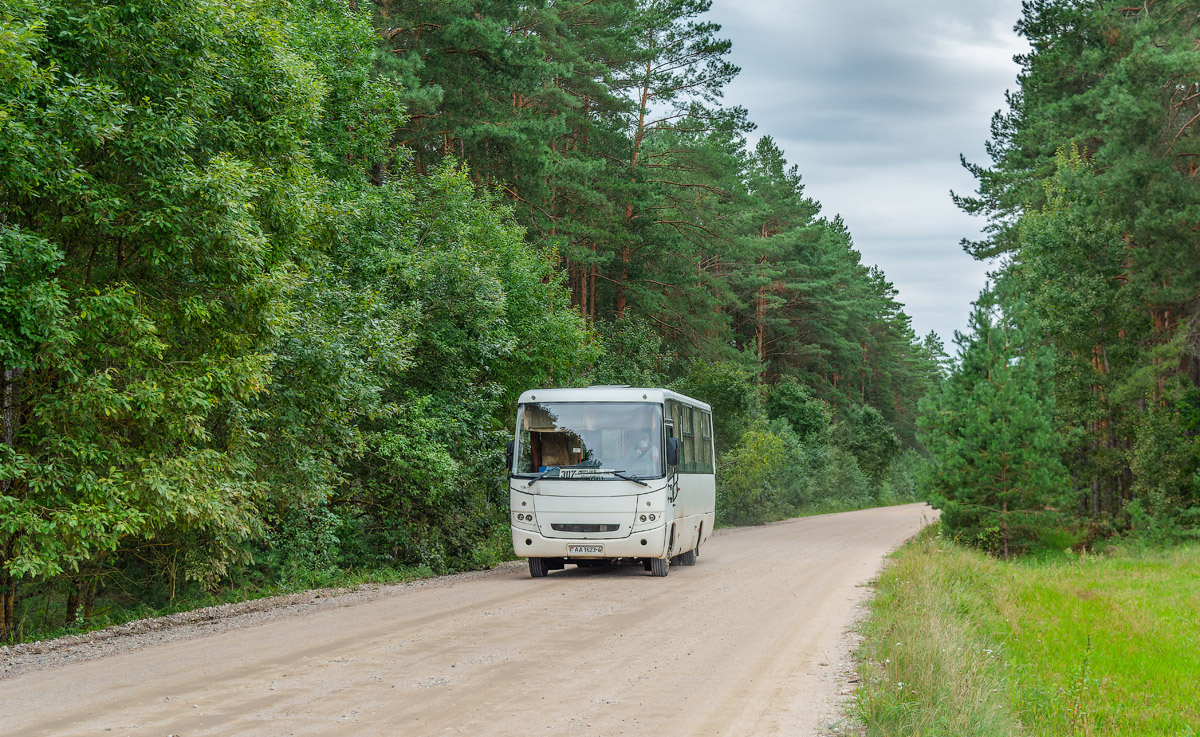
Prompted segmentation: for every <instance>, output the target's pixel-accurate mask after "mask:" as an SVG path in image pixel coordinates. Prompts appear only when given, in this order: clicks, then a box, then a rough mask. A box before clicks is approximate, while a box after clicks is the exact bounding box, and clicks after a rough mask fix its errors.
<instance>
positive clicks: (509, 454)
mask: <svg viewBox="0 0 1200 737" xmlns="http://www.w3.org/2000/svg"><path fill="white" fill-rule="evenodd" d="M512 461H513V441H511V440H510V441H508V445H507V446H505V448H504V463H505V468H507V469H508V472H509V473H512Z"/></svg>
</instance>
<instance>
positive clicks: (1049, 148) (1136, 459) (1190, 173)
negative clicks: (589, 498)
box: [921, 0, 1200, 554]
mask: <svg viewBox="0 0 1200 737" xmlns="http://www.w3.org/2000/svg"><path fill="white" fill-rule="evenodd" d="M1198 19H1200V4H1197V3H1196V2H1179V1H1171V2H1162V1H1159V2H1153V1H1152V2H1147V3H1144V4H1141V5H1136V4H1135V5H1132V6H1131V5H1130V4H1128V3H1117V2H1108V1H1107V0H1101V1H1100V2H1079V1H1078V0H1030V1H1029V2H1025V3H1024V15H1023V17H1022V18H1021V19H1020V21H1019V22H1018V24H1017V30H1018V31H1019V32H1020V33H1021V34H1022V35H1023V36H1024V37H1025V38H1026V39H1028V41H1029V44H1030V47H1031V48H1030V51H1029V53H1028V54H1026V55H1024V56H1022V57H1020V58H1019V59H1018V61H1020V62H1021V65H1022V71H1021V74H1020V76H1019V78H1018V85H1019V86H1018V89H1017V90H1016V91H1015V92H1014V93H1012V94H1011V95H1010V99H1009V104H1010V109H1009V110H1007V111H1002V112H1000V113H998V114H997V115H996V116H995V118H994V119H993V123H992V139H991V142H990V146H989V153H990V155H991V157H992V159H993V163H992V165H990V166H982V165H977V164H974V163H967V166H968V168H969V169H971V171H972V172H973V173H974V174H975V176H976V177H977V179H978V183H979V188H978V191H977V192H976V193H975V194H974V195H973V196H960V197H958V198H957V200H958V203H959V204H960V205H961V206H962V207H963V208H964V209H965V210H966V211H967V212H970V213H974V214H979V215H983V216H986V218H987V221H988V228H987V231H986V233H985V237H983V238H982V239H981V240H980V241H978V242H970V243H965V244H964V246H965V248H966V249H967V250H968V251H969V252H970V253H972V254H974V255H975V256H976V257H978V258H981V259H991V258H995V259H998V262H999V264H1000V266H999V268H998V269H997V271H996V273H995V274H994V281H993V283H992V284H991V285H990V286H989V288H988V289H987V290H986V291H985V293H984V294H982V295H981V296H980V299H979V301H978V302H977V304H976V309H975V311H974V313H973V314H972V317H971V329H970V330H969V332H968V333H967V334H966V335H962V336H959V347H960V351H961V364H960V365H959V366H958V367H957V368H956V369H955V371H954V372H953V375H952V376H951V377H950V378H949V380H948V381H947V382H945V384H944V385H943V386H942V387H941V389H940V391H939V392H938V394H937V396H935V397H932V398H931V399H930V401H929V402H928V403H926V404H925V405H924V406H923V410H924V414H923V416H922V419H921V426H922V431H923V439H924V441H925V443H926V445H927V447H928V450H929V451H930V452H931V454H932V457H933V460H934V469H935V472H934V474H933V478H932V479H931V491H932V492H933V493H934V495H935V497H936V499H935V501H936V503H938V504H939V505H941V506H942V507H943V509H944V512H945V513H944V515H943V521H944V523H945V524H946V525H947V526H948V527H949V528H951V529H953V530H954V531H955V534H956V535H957V536H959V537H960V538H961V539H963V540H965V541H968V542H972V543H976V544H980V545H982V546H983V547H985V548H987V549H989V550H992V551H994V552H997V553H1002V554H1011V553H1014V552H1020V551H1022V550H1029V549H1033V548H1037V547H1040V546H1052V547H1053V546H1057V547H1064V546H1070V545H1075V546H1087V545H1090V544H1092V543H1094V542H1095V541H1096V540H1098V539H1101V538H1104V537H1107V536H1111V535H1113V534H1120V533H1125V532H1127V531H1132V532H1134V533H1136V534H1138V535H1142V536H1147V537H1149V538H1152V539H1159V540H1170V539H1178V538H1180V537H1191V536H1195V534H1196V530H1197V529H1198V527H1200V388H1198V387H1200V239H1197V235H1196V231H1197V227H1198V226H1197V223H1200V196H1198V195H1200V189H1198V186H1200V178H1198V176H1197V174H1198V172H1200V158H1198V157H1200V50H1197V45H1196V33H1197V23H1198Z"/></svg>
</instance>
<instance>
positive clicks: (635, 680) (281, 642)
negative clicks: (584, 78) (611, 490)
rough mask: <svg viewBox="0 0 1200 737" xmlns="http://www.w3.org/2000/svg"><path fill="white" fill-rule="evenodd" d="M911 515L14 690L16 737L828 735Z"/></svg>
mask: <svg viewBox="0 0 1200 737" xmlns="http://www.w3.org/2000/svg"><path fill="white" fill-rule="evenodd" d="M933 516H934V513H933V512H932V511H931V510H930V509H929V508H928V507H926V506H925V505H908V506H902V507H891V508H886V509H875V510H866V511H862V512H850V513H845V514H834V515H826V516H823V517H811V518H807V519H800V520H793V521H789V522H784V523H778V524H774V525H769V526H766V527H759V528H741V529H734V530H725V531H719V532H718V533H717V534H716V535H714V536H713V538H711V539H710V540H709V542H708V543H707V544H706V545H705V547H704V548H703V550H702V551H701V555H700V559H699V561H698V562H697V564H696V566H695V567H674V568H672V570H671V573H670V575H669V576H668V577H667V578H653V577H651V576H650V574H648V573H645V572H644V571H643V570H642V568H641V567H640V566H631V567H623V568H617V569H607V570H606V569H576V568H574V567H572V566H568V567H567V569H566V570H564V571H558V572H554V573H551V574H550V576H549V577H548V578H544V579H538V580H534V579H530V578H529V577H528V574H527V572H526V570H525V568H524V567H523V566H517V565H509V566H505V567H502V568H500V569H497V570H495V571H492V572H489V573H486V574H483V575H478V574H476V575H474V576H473V577H471V578H469V579H456V578H454V577H450V578H446V579H440V580H439V581H438V582H434V583H426V584H424V585H420V586H406V587H395V588H392V589H389V590H388V591H387V592H386V593H385V594H384V595H381V596H378V597H376V598H374V599H371V600H367V601H361V600H359V601H357V602H353V603H349V604H347V605H346V606H333V607H329V608H325V609H321V610H319V611H314V612H304V613H297V614H290V615H287V616H283V617H281V618H278V619H275V620H273V621H269V622H265V623H259V624H254V625H251V626H245V627H241V628H239V629H233V630H226V631H222V632H218V633H213V634H208V635H201V636H196V637H193V638H191V639H185V640H176V641H167V642H163V643H161V644H153V645H149V646H145V647H143V648H142V649H138V650H132V651H126V652H118V653H116V654H114V655H111V656H108V657H104V658H100V659H97V660H91V661H89V662H82V663H73V664H69V665H66V666H63V667H59V668H53V669H49V670H41V671H37V672H30V673H24V674H22V675H17V676H14V677H10V678H8V679H6V680H4V681H0V735H6V736H7V737H14V736H15V735H55V736H56V737H57V736H66V735H113V736H114V737H117V736H119V735H137V736H141V735H154V736H155V737H161V736H163V735H180V736H183V737H192V736H194V735H269V736H271V737H276V736H280V735H356V736H357V735H395V736H397V737H422V736H424V735H445V734H468V735H562V734H570V735H621V734H624V735H651V734H654V735H680V736H687V735H756V736H757V735H789V736H792V735H808V734H818V733H819V731H818V730H819V729H820V728H821V727H822V725H823V724H827V723H828V722H829V721H830V720H831V719H832V718H836V714H837V711H838V708H837V704H836V697H837V694H838V692H839V687H838V683H837V677H836V672H837V667H838V664H839V663H843V664H844V661H845V656H846V653H845V648H846V639H845V629H846V627H847V625H848V624H849V623H850V622H851V621H852V619H853V617H854V614H855V608H856V606H857V605H858V604H859V603H860V602H861V601H862V600H863V599H864V598H865V597H866V596H867V594H868V591H869V590H868V589H866V588H864V587H863V586H862V584H864V583H866V582H867V581H868V580H870V579H871V578H872V576H873V575H874V574H875V573H876V571H877V570H878V569H879V567H880V565H881V563H882V558H883V556H884V554H885V553H886V552H887V551H889V550H891V549H892V548H894V547H896V546H897V545H899V544H900V543H901V542H902V541H904V540H905V539H906V538H908V537H911V536H912V535H914V534H915V533H916V532H917V531H918V530H919V529H920V527H921V526H922V525H923V524H924V523H925V522H927V521H929V520H931V519H932V518H933Z"/></svg>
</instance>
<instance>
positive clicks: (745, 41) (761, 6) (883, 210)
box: [707, 0, 1026, 353]
mask: <svg viewBox="0 0 1200 737" xmlns="http://www.w3.org/2000/svg"><path fill="white" fill-rule="evenodd" d="M1020 13H1021V2H1020V0H909V2H905V3H895V2H891V1H889V0H852V1H851V2H845V3H841V2H811V1H810V0H713V7H712V10H711V11H710V13H709V14H708V16H707V18H708V19H710V20H713V21H715V22H717V23H720V24H721V26H722V27H723V28H722V32H721V34H720V35H721V36H722V37H724V38H728V39H730V40H731V41H732V42H733V52H732V54H731V56H730V59H731V61H733V63H735V64H737V65H738V66H740V67H741V68H742V72H741V74H740V75H738V77H737V79H736V80H734V82H733V84H732V85H731V86H730V87H729V88H728V89H727V91H726V103H728V104H729V105H741V106H743V107H745V108H747V109H748V110H749V112H750V119H751V120H752V121H754V122H755V123H757V124H758V129H757V130H756V131H755V132H754V133H753V134H752V135H751V142H753V141H756V140H757V138H758V137H759V136H762V135H769V136H771V137H773V138H774V139H775V141H776V142H777V143H778V144H779V146H780V147H781V148H782V149H783V150H784V152H785V153H786V155H787V159H788V162H789V163H791V164H795V165H797V166H798V167H799V171H800V174H801V177H802V181H803V182H804V184H805V194H807V195H808V196H809V197H812V198H814V199H816V200H817V201H818V202H820V203H821V205H822V214H823V215H825V216H827V217H833V216H834V215H837V214H840V215H841V216H842V219H843V220H845V222H846V225H847V226H848V227H849V229H850V234H851V236H852V237H853V238H854V244H855V248H857V249H858V251H859V252H860V253H862V256H863V262H864V263H867V264H876V265H878V266H879V267H880V268H882V269H883V271H884V273H886V274H887V277H888V279H889V280H890V281H891V282H892V283H893V284H894V285H895V286H896V288H897V289H898V290H899V300H900V301H901V302H903V303H904V304H905V311H906V312H907V313H908V314H909V315H910V316H911V317H912V318H913V329H914V330H915V331H916V332H917V334H918V335H924V334H925V333H927V332H929V331H930V330H934V331H936V332H937V333H938V334H939V335H941V336H942V339H943V340H944V341H945V343H946V348H947V350H948V351H950V352H951V353H953V346H952V339H953V335H954V331H955V330H965V329H966V322H967V316H968V311H969V310H970V305H971V302H972V301H973V300H974V299H975V298H976V297H977V296H978V295H979V290H980V289H981V288H982V287H983V285H984V282H985V279H986V272H987V269H988V266H987V265H985V264H982V263H979V262H976V261H974V260H973V259H972V258H971V257H969V256H967V255H966V254H965V253H964V252H963V250H962V248H961V246H960V245H959V241H960V240H961V239H962V238H964V237H966V238H974V237H976V236H977V235H978V234H979V231H980V228H981V227H982V226H983V222H982V220H980V219H979V218H972V217H969V216H967V215H966V214H964V213H962V212H961V211H959V210H958V208H956V207H955V206H954V203H953V202H951V201H950V195H949V192H950V190H951V189H953V190H954V191H955V192H958V193H961V194H970V193H973V192H974V191H975V180H974V178H972V177H971V176H970V174H969V173H968V172H967V171H966V170H965V169H963V168H962V167H961V166H960V164H959V158H958V157H959V154H960V153H961V154H965V155H966V157H967V159H968V160H969V161H973V162H977V163H985V164H986V163H990V160H989V159H987V158H986V154H985V152H984V148H983V145H984V143H985V142H986V141H987V140H988V137H989V125H990V123H991V118H992V114H993V113H994V112H996V111H997V110H999V109H1001V108H1004V107H1006V106H1005V103H1004V92H1005V90H1011V89H1015V88H1016V76H1017V72H1018V71H1019V69H1018V67H1017V65H1016V64H1015V63H1014V62H1013V60H1012V57H1013V55H1014V54H1017V53H1021V52H1023V51H1024V50H1025V49H1026V46H1025V45H1024V43H1023V40H1022V39H1020V38H1018V37H1017V36H1016V34H1015V33H1013V30H1012V27H1013V24H1015V23H1016V21H1017V19H1018V18H1019V17H1020Z"/></svg>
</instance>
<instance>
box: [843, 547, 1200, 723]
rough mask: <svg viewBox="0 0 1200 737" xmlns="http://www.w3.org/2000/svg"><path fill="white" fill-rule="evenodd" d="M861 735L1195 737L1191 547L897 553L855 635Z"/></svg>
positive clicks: (1199, 652)
mask: <svg viewBox="0 0 1200 737" xmlns="http://www.w3.org/2000/svg"><path fill="white" fill-rule="evenodd" d="M862 629H863V635H864V638H865V639H864V643H863V646H862V648H861V652H860V655H861V657H862V665H861V669H862V680H861V684H860V689H859V691H858V694H857V696H856V701H855V706H854V712H855V713H854V716H856V717H857V719H858V721H859V722H860V728H861V731H862V732H863V733H865V734H869V735H906V736H907V735H928V736H930V737H933V736H936V735H946V736H947V737H949V736H951V735H953V736H954V737H959V736H963V735H1071V736H1072V737H1074V736H1076V735H1083V736H1086V737H1091V736H1092V735H1180V736H1182V735H1196V734H1198V733H1200V546H1196V545H1193V546H1189V547H1180V548H1174V549H1170V550H1139V549H1137V548H1132V547H1118V548H1114V549H1112V550H1110V551H1109V552H1108V553H1106V554H1105V555H1084V556H1078V555H1073V554H1067V553H1064V554H1060V555H1059V556H1057V557H1049V558H1047V559H1043V560H1020V561H1015V562H1004V561H998V560H995V559H992V558H988V557H986V556H984V555H981V554H979V553H977V552H975V551H972V550H967V549H964V548H960V547H957V546H955V545H953V544H952V543H950V542H948V541H945V540H942V539H940V538H939V537H938V536H937V534H936V528H934V529H931V530H929V531H927V532H926V533H925V534H923V535H922V536H921V537H920V538H919V539H918V540H916V541H914V542H913V543H911V544H909V545H908V546H906V547H905V548H904V549H903V550H902V551H900V552H899V553H898V554H897V555H896V556H895V560H894V561H893V563H892V564H891V565H889V567H888V568H887V569H886V570H885V572H884V573H883V574H882V575H881V577H880V580H879V582H878V595H877V597H876V599H875V601H874V603H873V605H872V614H871V616H870V618H869V620H868V621H867V622H866V623H864V625H863V628H862Z"/></svg>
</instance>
